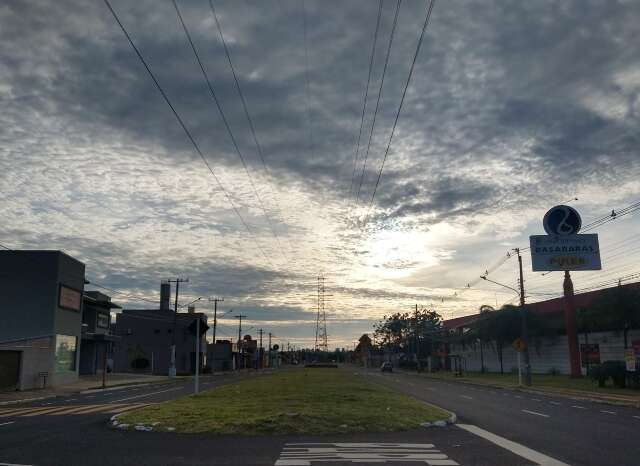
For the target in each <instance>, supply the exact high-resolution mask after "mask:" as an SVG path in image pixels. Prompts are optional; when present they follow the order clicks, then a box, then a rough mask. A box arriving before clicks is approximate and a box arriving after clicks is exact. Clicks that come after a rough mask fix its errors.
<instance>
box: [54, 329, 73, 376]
mask: <svg viewBox="0 0 640 466" xmlns="http://www.w3.org/2000/svg"><path fill="white" fill-rule="evenodd" d="M77 342H78V338H77V337H72V336H69V335H56V357H55V361H56V372H75V370H76V344H77Z"/></svg>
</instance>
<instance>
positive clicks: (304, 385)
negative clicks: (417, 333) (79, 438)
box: [118, 368, 448, 435]
mask: <svg viewBox="0 0 640 466" xmlns="http://www.w3.org/2000/svg"><path fill="white" fill-rule="evenodd" d="M447 417H448V413H447V412H446V411H443V410H441V409H439V408H437V407H434V406H430V405H428V404H426V403H423V402H421V401H418V400H416V399H414V398H410V397H407V396H404V395H401V394H398V393H395V392H393V391H391V390H389V389H387V388H384V387H381V386H379V385H375V384H373V383H371V382H368V381H367V380H365V379H364V378H363V377H361V376H356V375H354V374H353V373H351V372H348V371H347V370H344V369H325V368H323V369H295V370H286V371H282V372H279V373H276V374H273V375H266V376H262V377H257V378H252V379H250V380H244V381H241V382H238V383H234V384H229V385H224V386H221V387H218V388H215V389H213V390H209V391H205V392H202V393H201V394H199V395H195V396H187V397H183V398H179V399H177V400H173V401H169V402H166V403H161V404H157V405H153V406H148V407H146V408H143V409H141V410H138V411H133V412H129V413H126V414H125V415H122V416H120V417H119V418H118V421H119V422H120V423H126V424H130V425H131V426H135V425H140V424H143V425H153V424H154V423H159V424H156V426H157V427H156V430H163V429H167V428H175V431H176V432H183V433H201V432H210V433H216V434H247V435H253V434H329V433H340V432H345V433H346V432H385V431H395V430H408V429H414V428H417V427H419V425H420V423H423V422H433V421H438V420H445V419H446V418H447Z"/></svg>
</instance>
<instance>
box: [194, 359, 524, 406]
mask: <svg viewBox="0 0 640 466" xmlns="http://www.w3.org/2000/svg"><path fill="white" fill-rule="evenodd" d="M194 357H195V356H194ZM515 397H516V398H520V399H522V397H521V396H520V395H515Z"/></svg>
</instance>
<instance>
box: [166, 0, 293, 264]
mask: <svg viewBox="0 0 640 466" xmlns="http://www.w3.org/2000/svg"><path fill="white" fill-rule="evenodd" d="M173 6H174V7H175V9H176V13H177V14H178V19H179V20H180V24H181V25H182V29H183V30H184V34H185V36H186V37H187V40H188V41H189V45H190V46H191V50H192V51H193V54H194V56H195V58H196V60H197V62H198V65H199V66H200V70H201V71H202V76H203V77H204V79H205V81H206V83H207V87H208V88H209V94H210V95H211V98H212V99H213V101H214V102H215V104H216V108H217V109H218V112H219V113H220V116H221V117H222V122H223V123H224V127H225V128H226V130H227V133H228V134H229V137H230V138H231V142H232V144H233V147H234V148H235V151H236V154H237V155H238V158H239V159H240V162H241V163H242V166H243V168H244V171H245V173H246V174H247V178H249V183H250V184H251V188H252V189H253V193H254V195H255V196H256V199H257V200H258V203H259V204H260V208H261V210H262V213H263V214H264V216H265V218H266V219H267V223H268V224H269V228H270V229H271V233H272V234H273V236H274V237H275V238H276V241H277V242H278V246H279V247H280V252H281V253H282V255H283V256H284V258H285V260H287V257H286V255H285V254H284V251H283V250H282V245H281V244H280V238H279V237H278V234H277V233H276V231H275V229H274V228H273V223H272V221H271V217H270V216H269V214H268V212H267V209H266V208H265V206H264V203H263V202H262V197H261V196H260V193H259V192H258V189H257V188H256V185H255V183H254V182H253V177H252V176H251V173H250V172H249V167H248V165H247V163H246V161H245V159H244V156H243V155H242V152H241V151H240V146H238V142H237V141H236V138H235V136H234V134H233V131H232V130H231V126H230V125H229V121H228V120H227V117H226V115H225V113H224V110H223V109H222V105H221V104H220V101H219V100H218V96H217V95H216V92H215V90H214V88H213V84H211V80H210V79H209V75H208V73H207V71H206V70H205V67H204V64H203V63H202V60H201V59H200V54H198V50H197V49H196V46H195V44H194V43H193V39H192V38H191V34H190V33H189V29H188V28H187V25H186V24H185V22H184V19H183V18H182V14H181V13H180V9H179V8H178V3H177V2H176V0H173ZM216 22H217V19H216ZM225 50H226V46H225ZM234 76H235V72H234ZM236 82H237V81H236ZM242 102H243V105H245V104H244V97H243V98H242ZM245 111H246V106H245ZM249 118H250V117H249ZM251 129H252V131H253V124H252V125H251ZM254 137H255V133H254Z"/></svg>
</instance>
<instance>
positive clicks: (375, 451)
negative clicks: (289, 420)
mask: <svg viewBox="0 0 640 466" xmlns="http://www.w3.org/2000/svg"><path fill="white" fill-rule="evenodd" d="M327 461H328V462H336V461H339V462H353V463H386V462H387V461H410V462H420V463H424V464H428V465H432V466H458V463H456V462H455V461H453V460H451V459H449V458H448V457H447V455H445V454H444V453H442V452H440V450H437V449H435V447H434V445H433V444H431V443H287V444H286V445H285V446H284V447H283V449H282V452H281V453H280V457H279V458H278V460H277V461H276V463H275V464H276V466H310V465H311V463H312V462H327Z"/></svg>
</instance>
